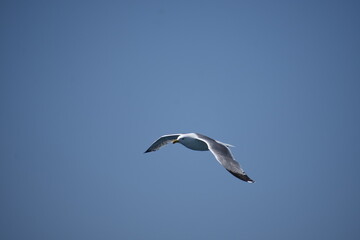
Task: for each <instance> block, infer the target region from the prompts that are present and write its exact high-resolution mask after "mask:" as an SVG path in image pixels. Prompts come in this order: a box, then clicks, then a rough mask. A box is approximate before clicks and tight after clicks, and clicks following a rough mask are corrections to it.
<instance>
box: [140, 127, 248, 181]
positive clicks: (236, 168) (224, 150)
mask: <svg viewBox="0 0 360 240" xmlns="http://www.w3.org/2000/svg"><path fill="white" fill-rule="evenodd" d="M171 142H172V143H181V144H182V145H184V146H185V147H187V148H190V149H192V150H196V151H210V152H211V153H212V154H214V156H215V158H216V160H217V161H218V162H219V163H220V164H221V165H222V166H223V167H224V168H225V169H226V170H227V171H229V172H230V173H231V174H232V175H234V176H235V177H237V178H239V179H241V180H243V181H245V182H248V183H254V182H255V181H254V180H252V179H251V178H249V176H248V175H246V173H245V172H244V170H242V168H241V167H240V164H239V163H238V162H237V161H235V159H234V157H233V155H232V154H231V152H230V149H229V147H233V146H232V145H230V144H226V143H222V142H219V141H216V140H214V139H212V138H209V137H207V136H204V135H202V134H199V133H185V134H169V135H164V136H161V137H160V138H159V139H158V140H156V141H155V142H154V143H153V144H152V145H151V146H150V147H149V148H148V149H147V150H146V151H145V153H148V152H154V151H156V150H158V149H160V148H161V147H162V146H164V145H166V144H168V143H171Z"/></svg>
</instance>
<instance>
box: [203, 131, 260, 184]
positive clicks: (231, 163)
mask: <svg viewBox="0 0 360 240" xmlns="http://www.w3.org/2000/svg"><path fill="white" fill-rule="evenodd" d="M201 137H203V136H201ZM204 140H205V142H206V143H207V144H208V147H209V150H210V151H211V152H212V154H214V156H215V158H216V160H218V162H219V163H220V164H221V165H223V167H224V168H225V169H226V170H228V171H229V172H230V173H231V174H232V175H234V176H235V177H237V178H239V179H241V180H243V181H245V182H248V183H254V182H255V181H254V180H252V179H251V178H249V176H248V175H246V173H245V172H244V170H242V168H241V167H240V164H239V163H238V162H237V161H235V160H234V157H233V156H232V154H231V152H230V150H229V148H228V147H227V146H226V145H224V144H223V143H220V142H217V141H215V140H213V139H211V138H208V139H204Z"/></svg>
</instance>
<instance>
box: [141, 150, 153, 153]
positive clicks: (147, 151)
mask: <svg viewBox="0 0 360 240" xmlns="http://www.w3.org/2000/svg"><path fill="white" fill-rule="evenodd" d="M154 151H155V150H150V149H148V150H146V151H145V152H144V153H149V152H154Z"/></svg>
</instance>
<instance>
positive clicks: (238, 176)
mask: <svg viewBox="0 0 360 240" xmlns="http://www.w3.org/2000/svg"><path fill="white" fill-rule="evenodd" d="M226 170H227V169H226ZM227 171H228V172H229V173H231V174H232V175H234V176H235V177H237V178H239V179H241V180H243V181H245V182H248V183H254V182H255V181H254V180H252V179H251V178H249V176H248V175H246V174H240V173H237V172H232V171H229V170H227Z"/></svg>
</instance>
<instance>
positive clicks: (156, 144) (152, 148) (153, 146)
mask: <svg viewBox="0 0 360 240" xmlns="http://www.w3.org/2000/svg"><path fill="white" fill-rule="evenodd" d="M179 136H180V134H169V135H164V136H161V137H160V138H159V139H158V140H156V141H155V142H154V143H153V144H151V146H150V147H149V148H148V149H147V150H146V151H145V153H148V152H154V151H156V150H158V149H159V148H161V147H162V146H164V145H166V144H168V143H170V142H171V141H173V140H175V139H177V138H178V137H179Z"/></svg>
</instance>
